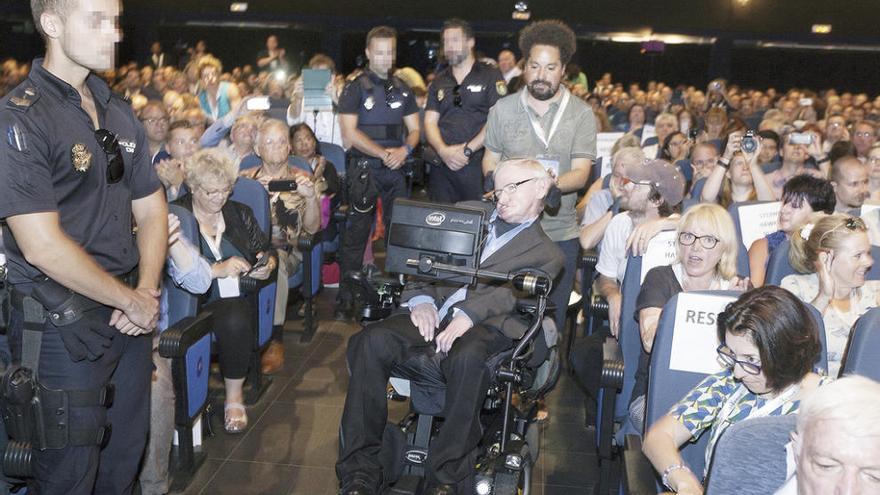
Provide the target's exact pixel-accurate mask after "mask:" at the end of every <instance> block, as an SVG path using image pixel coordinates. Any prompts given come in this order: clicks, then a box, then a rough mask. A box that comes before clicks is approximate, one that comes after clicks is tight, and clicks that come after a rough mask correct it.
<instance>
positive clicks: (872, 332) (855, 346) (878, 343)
mask: <svg viewBox="0 0 880 495" xmlns="http://www.w3.org/2000/svg"><path fill="white" fill-rule="evenodd" d="M840 369H841V376H843V375H862V376H866V377H868V378H870V379H872V380H876V381H880V308H873V309H871V310H869V311H868V312H867V313H865V314H863V315H862V316H861V318H859V319H858V321H856V324H855V325H853V329H852V333H851V334H850V336H849V343H848V344H847V347H846V353H845V354H844V356H843V364H842V365H841V368H840Z"/></svg>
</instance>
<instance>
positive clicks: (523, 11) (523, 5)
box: [511, 0, 532, 21]
mask: <svg viewBox="0 0 880 495" xmlns="http://www.w3.org/2000/svg"><path fill="white" fill-rule="evenodd" d="M531 16H532V13H531V12H529V3H528V2H526V1H525V0H519V1H517V2H516V3H515V4H513V14H512V15H511V17H513V18H514V19H515V20H517V21H527V20H529V18H530V17H531Z"/></svg>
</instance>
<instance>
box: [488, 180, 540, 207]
mask: <svg viewBox="0 0 880 495" xmlns="http://www.w3.org/2000/svg"><path fill="white" fill-rule="evenodd" d="M535 179H537V177H532V178H531V179H526V180H521V181H519V182H511V183H510V184H507V185H506V186H504V187H502V188H501V189H495V190H494V191H492V197H493V198H494V199H495V201H498V200H499V199H500V198H501V193H507V194H508V195H511V194H513V193H515V192H516V190H517V189H518V188H519V186H521V185H523V184H525V183H526V182H529V181H532V180H535Z"/></svg>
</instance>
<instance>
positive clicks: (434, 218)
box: [425, 211, 446, 227]
mask: <svg viewBox="0 0 880 495" xmlns="http://www.w3.org/2000/svg"><path fill="white" fill-rule="evenodd" d="M445 221H446V215H444V214H443V213H440V212H439V211H435V212H434V213H429V214H428V216H426V217H425V223H427V224H428V225H430V226H432V227H436V226H438V225H440V224H442V223H443V222H445Z"/></svg>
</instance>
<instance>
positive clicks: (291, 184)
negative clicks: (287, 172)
mask: <svg viewBox="0 0 880 495" xmlns="http://www.w3.org/2000/svg"><path fill="white" fill-rule="evenodd" d="M293 191H296V181H295V180H271V181H269V192H293Z"/></svg>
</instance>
